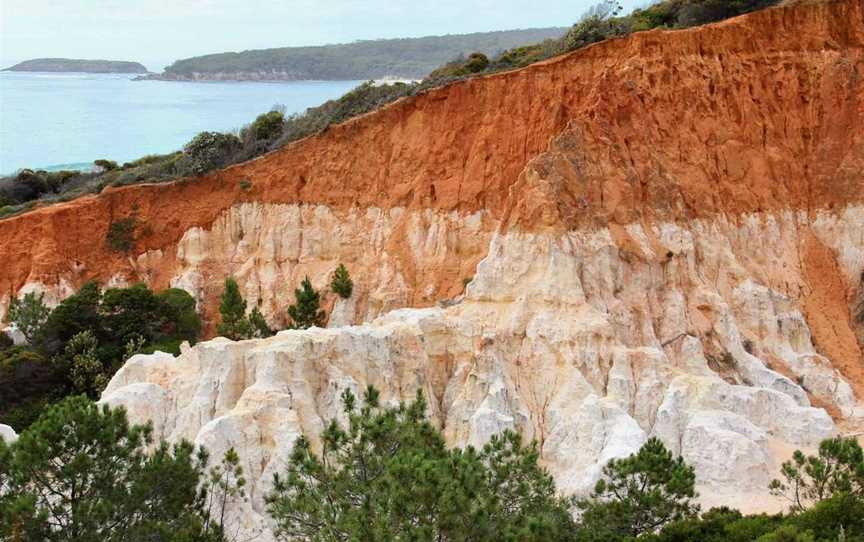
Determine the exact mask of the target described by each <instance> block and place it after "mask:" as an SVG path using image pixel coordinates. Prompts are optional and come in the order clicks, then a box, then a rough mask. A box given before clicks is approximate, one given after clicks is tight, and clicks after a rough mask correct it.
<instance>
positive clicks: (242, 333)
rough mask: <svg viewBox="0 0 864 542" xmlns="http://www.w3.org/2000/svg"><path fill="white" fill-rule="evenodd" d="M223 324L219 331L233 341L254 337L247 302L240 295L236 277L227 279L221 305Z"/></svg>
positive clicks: (220, 325)
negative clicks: (247, 316)
mask: <svg viewBox="0 0 864 542" xmlns="http://www.w3.org/2000/svg"><path fill="white" fill-rule="evenodd" d="M219 312H220V313H221V314H222V323H221V324H219V327H218V328H217V331H218V332H219V334H220V335H222V336H223V337H227V338H228V339H231V340H232V341H239V340H243V339H248V338H250V337H251V336H252V326H251V325H250V323H249V319H248V318H246V300H244V299H243V296H242V295H240V287H239V286H237V281H236V280H234V277H228V278H227V279H225V291H223V292H222V303H221V304H220V305H219Z"/></svg>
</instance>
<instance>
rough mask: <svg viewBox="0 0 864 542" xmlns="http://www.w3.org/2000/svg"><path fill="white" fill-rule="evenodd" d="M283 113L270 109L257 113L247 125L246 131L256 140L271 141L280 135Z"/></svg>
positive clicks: (283, 119)
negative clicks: (266, 111)
mask: <svg viewBox="0 0 864 542" xmlns="http://www.w3.org/2000/svg"><path fill="white" fill-rule="evenodd" d="M284 122H285V115H284V113H282V111H270V112H268V113H263V114H261V115H258V117H257V118H256V119H255V121H254V122H253V123H252V124H251V125H250V126H249V128H248V133H249V135H250V136H251V137H253V138H255V139H257V140H265V141H272V140H274V139H276V138H277V137H279V136H281V135H282V125H283V124H284Z"/></svg>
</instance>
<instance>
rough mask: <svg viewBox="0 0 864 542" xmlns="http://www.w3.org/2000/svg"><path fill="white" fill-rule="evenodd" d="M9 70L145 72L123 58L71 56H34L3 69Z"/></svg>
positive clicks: (140, 65) (136, 63) (141, 67)
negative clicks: (74, 57)
mask: <svg viewBox="0 0 864 542" xmlns="http://www.w3.org/2000/svg"><path fill="white" fill-rule="evenodd" d="M3 71H11V72H84V73H147V68H145V67H144V65H143V64H139V63H138V62H126V61H123V60H79V59H73V58H36V59H33V60H25V61H24V62H19V63H18V64H15V65H14V66H11V67H9V68H6V69H4V70H3Z"/></svg>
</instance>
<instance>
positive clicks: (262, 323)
mask: <svg viewBox="0 0 864 542" xmlns="http://www.w3.org/2000/svg"><path fill="white" fill-rule="evenodd" d="M249 325H250V326H252V335H253V336H254V337H257V338H266V337H272V336H273V334H274V333H275V332H274V331H273V329H272V328H271V327H270V326H269V325H268V324H267V320H266V319H265V318H264V315H263V314H261V311H260V310H258V307H255V308H254V309H252V312H251V313H250V314H249Z"/></svg>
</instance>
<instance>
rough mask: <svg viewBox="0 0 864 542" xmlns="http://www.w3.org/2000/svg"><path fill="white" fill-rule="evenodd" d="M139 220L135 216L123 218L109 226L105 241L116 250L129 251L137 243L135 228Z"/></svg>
mask: <svg viewBox="0 0 864 542" xmlns="http://www.w3.org/2000/svg"><path fill="white" fill-rule="evenodd" d="M137 226H138V220H137V219H136V218H135V217H134V216H130V217H127V218H122V219H120V220H117V221H115V222H112V223H111V224H110V225H109V226H108V235H107V236H106V237H105V242H106V243H107V244H108V247H109V248H110V249H111V250H113V251H114V252H129V251H131V250H132V247H133V246H134V245H135V229H136V228H137Z"/></svg>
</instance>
